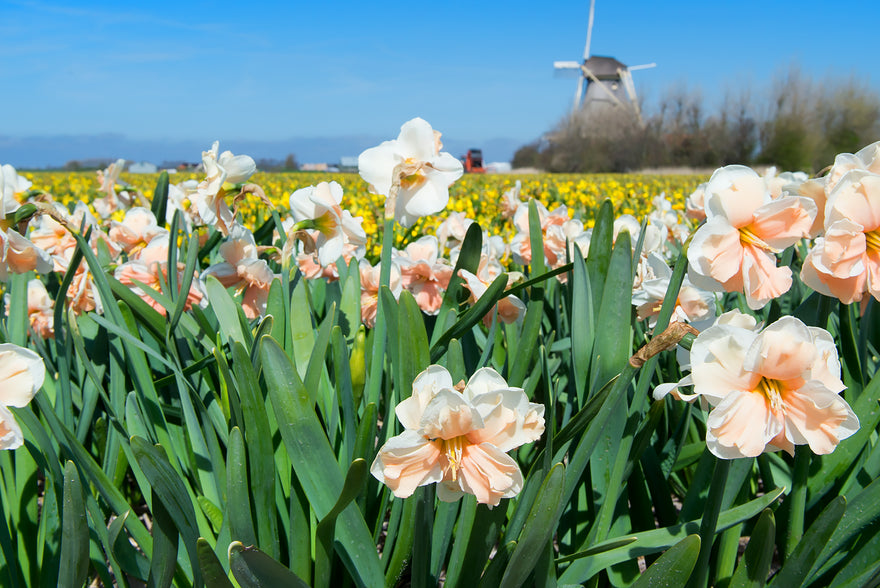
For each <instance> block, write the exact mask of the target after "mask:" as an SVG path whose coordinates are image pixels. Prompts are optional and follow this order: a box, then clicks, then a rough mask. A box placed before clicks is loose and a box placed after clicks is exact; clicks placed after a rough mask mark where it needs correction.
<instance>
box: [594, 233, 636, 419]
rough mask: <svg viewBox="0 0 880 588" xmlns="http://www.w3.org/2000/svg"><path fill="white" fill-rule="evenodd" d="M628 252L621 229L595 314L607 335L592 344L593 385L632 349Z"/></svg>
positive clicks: (607, 375)
mask: <svg viewBox="0 0 880 588" xmlns="http://www.w3.org/2000/svg"><path fill="white" fill-rule="evenodd" d="M591 243H592V241H591ZM631 256H632V248H631V247H630V239H629V233H626V232H621V233H620V234H619V235H618V236H617V241H616V242H615V243H614V250H613V252H612V254H611V261H610V264H609V266H608V273H607V274H606V275H605V277H604V280H603V282H604V284H603V290H602V303H601V304H600V305H599V314H598V315H597V317H596V318H597V322H596V332H597V333H603V334H608V335H609V336H603V337H599V338H598V339H596V341H595V343H594V345H593V360H592V363H591V372H592V373H591V374H590V376H591V378H593V381H594V382H595V385H594V386H593V389H595V388H596V386H597V385H601V384H603V383H604V382H607V381H608V380H610V379H611V378H612V377H614V376H615V375H616V374H619V373H620V372H621V370H622V369H623V367H624V365H626V363H627V360H628V359H629V355H630V350H631V349H632V329H631V327H630V324H631V321H632V257H631ZM592 279H593V276H592V274H591V275H590V280H591V281H592ZM612 334H613V335H612ZM619 426H622V421H621V422H620V423H619Z"/></svg>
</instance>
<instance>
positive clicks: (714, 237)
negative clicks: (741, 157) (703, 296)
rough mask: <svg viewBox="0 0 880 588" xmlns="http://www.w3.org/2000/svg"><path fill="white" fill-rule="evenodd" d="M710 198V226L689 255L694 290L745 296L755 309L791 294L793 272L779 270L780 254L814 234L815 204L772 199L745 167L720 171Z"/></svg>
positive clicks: (703, 229)
mask: <svg viewBox="0 0 880 588" xmlns="http://www.w3.org/2000/svg"><path fill="white" fill-rule="evenodd" d="M705 192H706V218H707V221H706V224H704V225H702V226H701V227H700V228H699V229H697V232H696V233H695V234H694V237H693V241H692V242H691V245H690V247H689V248H688V253H687V256H688V261H689V262H690V273H689V275H690V279H691V281H692V282H693V283H694V285H696V286H697V287H699V288H703V289H705V290H712V291H716V292H718V291H726V292H737V291H739V292H743V294H745V297H746V301H747V302H748V305H749V308H752V309H759V308H762V307H763V306H764V305H765V304H767V302H769V301H770V300H772V299H773V298H776V297H778V296H781V295H782V294H784V293H785V292H787V291H788V289H789V288H791V269H789V268H788V267H777V265H776V263H777V259H776V254H777V253H779V252H781V251H783V250H784V249H785V248H786V247H789V246H791V245H794V244H795V243H797V241H798V240H799V239H801V238H803V237H806V236H807V235H808V234H809V231H810V227H811V225H812V224H813V219H814V218H815V217H816V205H815V203H814V202H813V201H812V200H810V199H809V198H804V197H801V196H782V197H780V198H776V199H773V198H772V196H771V194H770V192H769V191H768V190H767V187H766V185H765V184H764V181H763V179H762V178H761V176H759V175H758V174H757V173H756V172H755V171H753V170H752V169H750V168H747V167H744V166H741V165H730V166H727V167H724V168H721V169H718V170H716V171H715V173H714V174H712V177H711V178H710V179H709V183H708V184H707V185H706V188H705Z"/></svg>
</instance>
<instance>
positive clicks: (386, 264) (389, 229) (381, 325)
mask: <svg viewBox="0 0 880 588" xmlns="http://www.w3.org/2000/svg"><path fill="white" fill-rule="evenodd" d="M383 227H384V228H383V231H382V253H381V259H380V261H379V263H380V264H381V268H380V270H379V288H380V290H381V288H387V287H388V285H389V284H390V283H391V252H392V249H393V246H394V217H393V216H391V217H390V218H389V217H388V214H387V213H386V215H385V222H384V225H383ZM386 329H387V326H386V324H385V306H384V304H382V296H379V302H378V308H377V309H376V325H375V326H374V327H373V349H372V354H371V356H370V378H369V382H368V385H367V399H368V402H373V403H375V404H376V405H377V406H378V405H379V393H380V391H381V388H382V372H383V370H384V366H385V343H386V342H385V334H386Z"/></svg>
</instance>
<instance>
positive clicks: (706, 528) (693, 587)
mask: <svg viewBox="0 0 880 588" xmlns="http://www.w3.org/2000/svg"><path fill="white" fill-rule="evenodd" d="M730 464H731V461H730V460H729V459H716V460H715V473H714V474H713V475H712V485H711V486H710V487H709V496H708V497H707V498H706V507H705V510H704V511H703V519H702V520H701V521H700V555H699V556H698V557H697V565H696V566H694V573H693V575H692V576H691V579H690V582H688V586H689V588H703V587H704V586H706V582H707V580H708V578H709V558H710V556H711V555H712V543H713V540H714V539H715V527H716V526H717V524H718V513H719V512H720V511H721V501H722V500H723V498H724V488H725V486H726V485H727V474H728V473H729V472H730Z"/></svg>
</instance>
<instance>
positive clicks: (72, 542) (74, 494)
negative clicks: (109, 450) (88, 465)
mask: <svg viewBox="0 0 880 588" xmlns="http://www.w3.org/2000/svg"><path fill="white" fill-rule="evenodd" d="M63 500H64V501H63V509H62V512H61V558H60V559H61V565H60V568H59V570H58V586H59V587H67V586H70V587H71V588H79V587H80V586H84V585H85V584H86V578H87V577H88V572H89V522H88V519H87V518H86V506H85V500H84V497H83V487H82V483H80V480H79V472H78V471H77V469H76V466H75V465H74V463H73V462H72V461H68V462H67V463H66V464H65V465H64V499H63ZM10 563H11V562H8V561H7V565H10Z"/></svg>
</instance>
